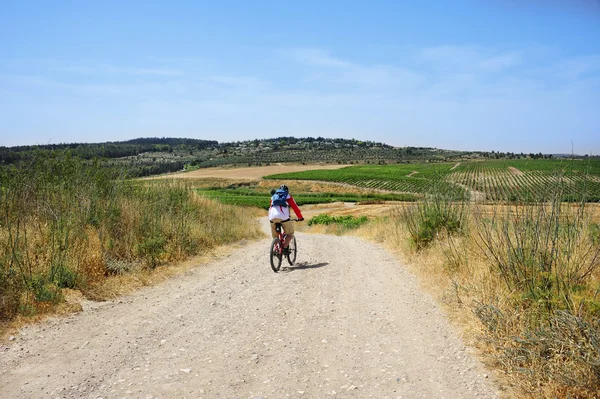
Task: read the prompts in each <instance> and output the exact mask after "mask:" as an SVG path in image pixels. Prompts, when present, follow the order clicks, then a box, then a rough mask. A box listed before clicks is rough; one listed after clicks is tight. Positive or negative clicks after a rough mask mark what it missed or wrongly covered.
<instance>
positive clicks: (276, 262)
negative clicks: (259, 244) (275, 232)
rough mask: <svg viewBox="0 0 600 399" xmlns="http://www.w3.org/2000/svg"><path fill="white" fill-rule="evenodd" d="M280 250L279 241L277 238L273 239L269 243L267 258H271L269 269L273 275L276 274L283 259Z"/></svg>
mask: <svg viewBox="0 0 600 399" xmlns="http://www.w3.org/2000/svg"><path fill="white" fill-rule="evenodd" d="M281 250H282V246H281V241H279V238H278V237H275V238H273V242H271V251H270V254H269V256H270V258H271V269H273V271H274V272H275V273H277V272H278V271H279V269H280V268H281V260H282V258H283V255H282V254H281Z"/></svg>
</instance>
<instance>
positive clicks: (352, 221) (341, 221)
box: [308, 213, 369, 229]
mask: <svg viewBox="0 0 600 399" xmlns="http://www.w3.org/2000/svg"><path fill="white" fill-rule="evenodd" d="M368 221H369V219H368V218H367V217H366V216H360V217H356V216H352V215H346V216H330V215H327V214H324V213H323V214H320V215H317V216H315V217H312V218H311V219H310V220H309V221H308V225H309V226H312V225H316V224H323V225H330V224H338V225H341V226H343V227H346V228H349V229H355V228H357V227H359V226H361V225H363V224H365V223H367V222H368Z"/></svg>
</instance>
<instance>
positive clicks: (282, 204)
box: [269, 184, 304, 252]
mask: <svg viewBox="0 0 600 399" xmlns="http://www.w3.org/2000/svg"><path fill="white" fill-rule="evenodd" d="M271 194H272V196H271V204H270V206H269V222H271V235H272V236H273V238H275V237H277V230H276V227H275V223H281V225H282V226H283V231H285V233H286V234H287V238H286V239H285V242H284V243H283V250H284V252H287V251H289V248H288V245H289V244H290V241H292V238H293V236H294V224H293V223H292V221H291V220H290V207H292V209H293V210H294V213H295V214H296V217H297V218H298V221H299V222H301V221H303V220H304V217H303V216H302V212H300V208H298V205H297V204H296V201H294V198H293V197H292V196H291V195H290V190H289V189H288V186H286V185H285V184H282V185H281V186H279V189H278V190H276V191H275V192H271Z"/></svg>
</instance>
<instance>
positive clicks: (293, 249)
mask: <svg viewBox="0 0 600 399" xmlns="http://www.w3.org/2000/svg"><path fill="white" fill-rule="evenodd" d="M297 221H298V219H292V222H297ZM275 230H276V231H277V237H275V238H273V241H272V242H271V247H270V258H271V269H273V271H274V272H275V273H277V272H278V271H279V269H281V262H282V261H283V257H284V255H285V257H286V258H287V261H288V263H289V264H290V266H292V265H293V264H294V262H296V255H297V253H298V247H297V246H296V236H295V235H294V236H293V237H292V240H291V241H290V244H289V245H288V252H287V253H284V251H283V243H284V242H285V239H286V238H287V234H285V231H283V226H282V225H281V223H275Z"/></svg>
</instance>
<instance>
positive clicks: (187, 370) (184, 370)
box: [179, 369, 192, 374]
mask: <svg viewBox="0 0 600 399" xmlns="http://www.w3.org/2000/svg"><path fill="white" fill-rule="evenodd" d="M179 371H183V372H184V373H186V374H188V373H189V372H190V371H192V369H179Z"/></svg>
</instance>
